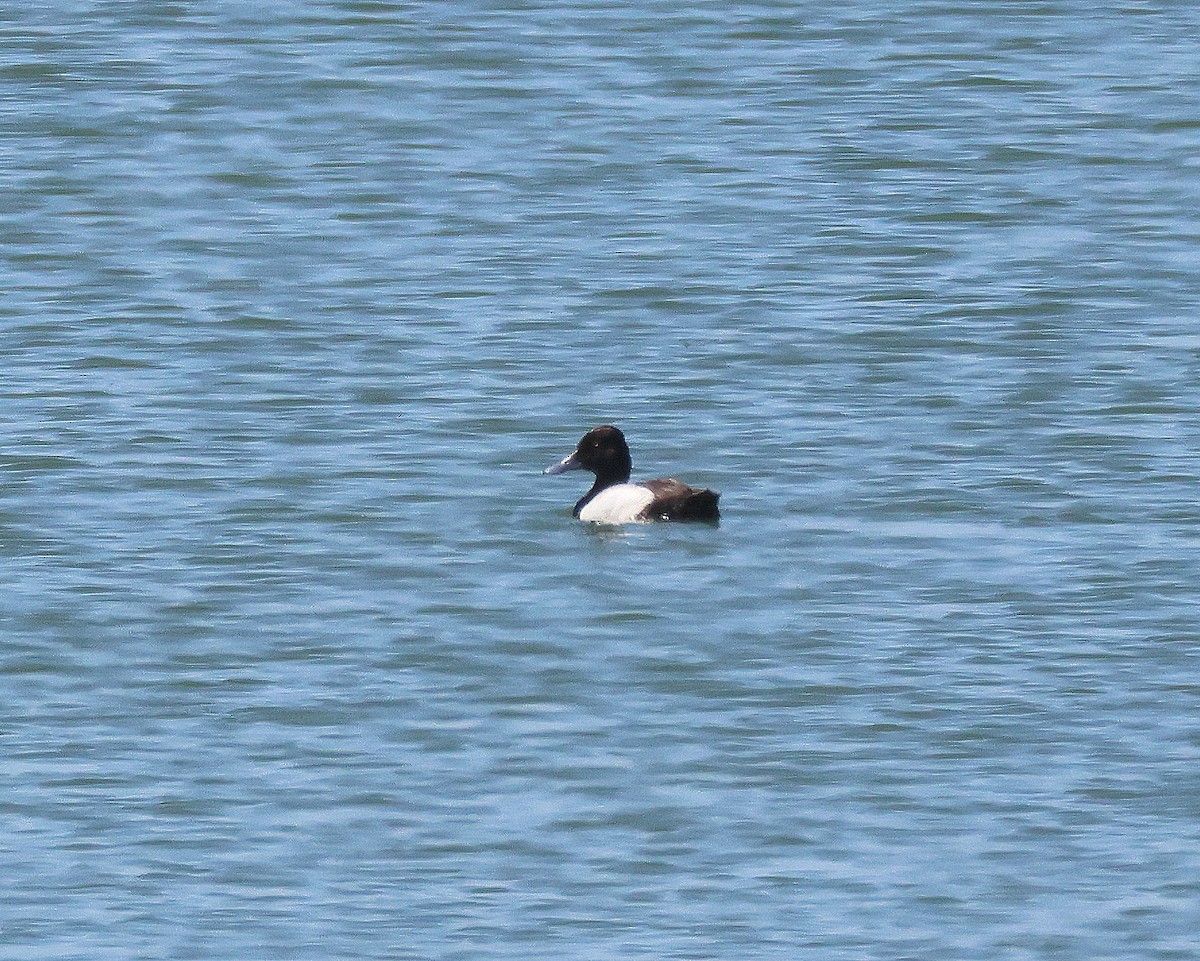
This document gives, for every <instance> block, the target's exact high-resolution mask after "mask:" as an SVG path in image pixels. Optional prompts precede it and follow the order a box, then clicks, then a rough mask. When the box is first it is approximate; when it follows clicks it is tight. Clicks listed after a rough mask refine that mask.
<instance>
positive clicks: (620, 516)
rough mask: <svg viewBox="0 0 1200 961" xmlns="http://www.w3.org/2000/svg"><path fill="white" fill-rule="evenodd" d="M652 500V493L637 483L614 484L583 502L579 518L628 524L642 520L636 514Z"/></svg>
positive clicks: (604, 522) (596, 521) (603, 522)
mask: <svg viewBox="0 0 1200 961" xmlns="http://www.w3.org/2000/svg"><path fill="white" fill-rule="evenodd" d="M652 500H654V493H653V492H652V491H650V490H648V489H647V488H645V487H642V486H641V485H639V484H614V485H613V486H612V487H606V488H604V490H602V491H601V492H600V493H599V494H597V495H596V496H595V497H593V498H592V499H591V500H590V501H588V502H587V503H586V504H584V505H583V510H581V511H580V512H579V519H580V520H581V521H592V522H594V523H596V524H630V523H632V522H634V521H638V520H642V518H640V517H638V514H640V513H641V512H642V511H644V510H645V509H646V508H647V507H649V506H650V502H651V501H652Z"/></svg>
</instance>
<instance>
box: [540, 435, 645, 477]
mask: <svg viewBox="0 0 1200 961" xmlns="http://www.w3.org/2000/svg"><path fill="white" fill-rule="evenodd" d="M569 470H588V471H591V472H592V473H593V474H595V475H596V480H597V481H598V482H600V483H601V484H623V483H624V482H625V481H627V480H629V474H630V472H631V471H632V470H633V461H632V460H631V458H630V456H629V445H628V444H626V443H625V435H624V434H622V433H621V432H620V431H619V430H617V428H615V427H613V426H612V425H610V424H605V425H604V426H603V427H595V428H593V429H592V430H589V431H588V432H587V433H586V434H584V435H583V437H582V438H580V440H579V443H578V445H576V447H575V450H574V451H573V452H572V453H571V454H570V455H569V456H567V457H565V458H563V460H561V461H559V462H558V463H557V464H555V465H553V466H552V467H547V468H546V471H545V473H547V474H561V473H563V472H564V471H569Z"/></svg>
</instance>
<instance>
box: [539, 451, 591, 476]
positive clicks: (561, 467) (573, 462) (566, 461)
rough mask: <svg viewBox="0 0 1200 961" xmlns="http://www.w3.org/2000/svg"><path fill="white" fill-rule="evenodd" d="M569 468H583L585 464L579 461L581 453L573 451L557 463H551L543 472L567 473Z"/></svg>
mask: <svg viewBox="0 0 1200 961" xmlns="http://www.w3.org/2000/svg"><path fill="white" fill-rule="evenodd" d="M569 470H583V465H582V464H581V463H579V453H578V452H577V451H576V452H572V453H571V454H568V455H567V456H566V457H564V458H563V459H562V460H560V461H559V462H558V463H557V464H551V465H550V466H549V467H547V468H546V469H545V470H544V471H542V473H543V474H565V473H566V472H567V471H569Z"/></svg>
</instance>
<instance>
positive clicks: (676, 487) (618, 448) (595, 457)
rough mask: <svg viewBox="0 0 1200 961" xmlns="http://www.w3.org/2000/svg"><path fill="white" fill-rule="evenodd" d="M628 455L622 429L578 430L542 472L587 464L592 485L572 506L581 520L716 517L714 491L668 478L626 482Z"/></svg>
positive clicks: (626, 521) (581, 467)
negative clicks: (573, 443) (571, 444)
mask: <svg viewBox="0 0 1200 961" xmlns="http://www.w3.org/2000/svg"><path fill="white" fill-rule="evenodd" d="M632 469H633V461H632V460H631V458H630V456H629V445H628V444H627V443H625V435H624V434H622V433H621V432H620V431H619V430H618V429H617V428H615V427H613V426H612V425H611V424H605V425H604V426H603V427H596V428H593V429H592V430H589V431H588V432H587V433H586V434H584V435H583V437H582V439H581V440H580V441H579V444H578V446H577V447H576V448H575V450H574V451H572V452H571V453H570V454H569V455H567V456H566V457H564V458H563V459H562V460H561V461H559V462H558V463H557V464H553V465H551V466H550V467H547V468H546V469H545V470H544V471H543V472H542V473H544V474H562V473H565V472H566V471H569V470H589V471H591V472H592V473H593V474H595V475H596V483H594V484H593V485H592V489H591V490H589V491H588V492H587V493H586V494H584V495H583V497H581V498H580V499H579V503H578V504H576V505H575V510H574V511H573V512H572V513H574V515H575V516H576V517H578V518H579V519H580V520H581V521H592V522H594V523H598V524H632V523H637V522H641V521H715V520H717V518H718V517H719V513H718V511H717V498H718V497H720V496H721V495H720V494H718V493H717V492H716V491H711V490H708V489H701V488H696V487H688V486H687V485H686V484H683V483H680V482H679V481H677V480H674V479H673V478H660V479H658V480H651V481H643V482H642V483H640V484H631V483H629V474H630V471H631V470H632Z"/></svg>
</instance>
